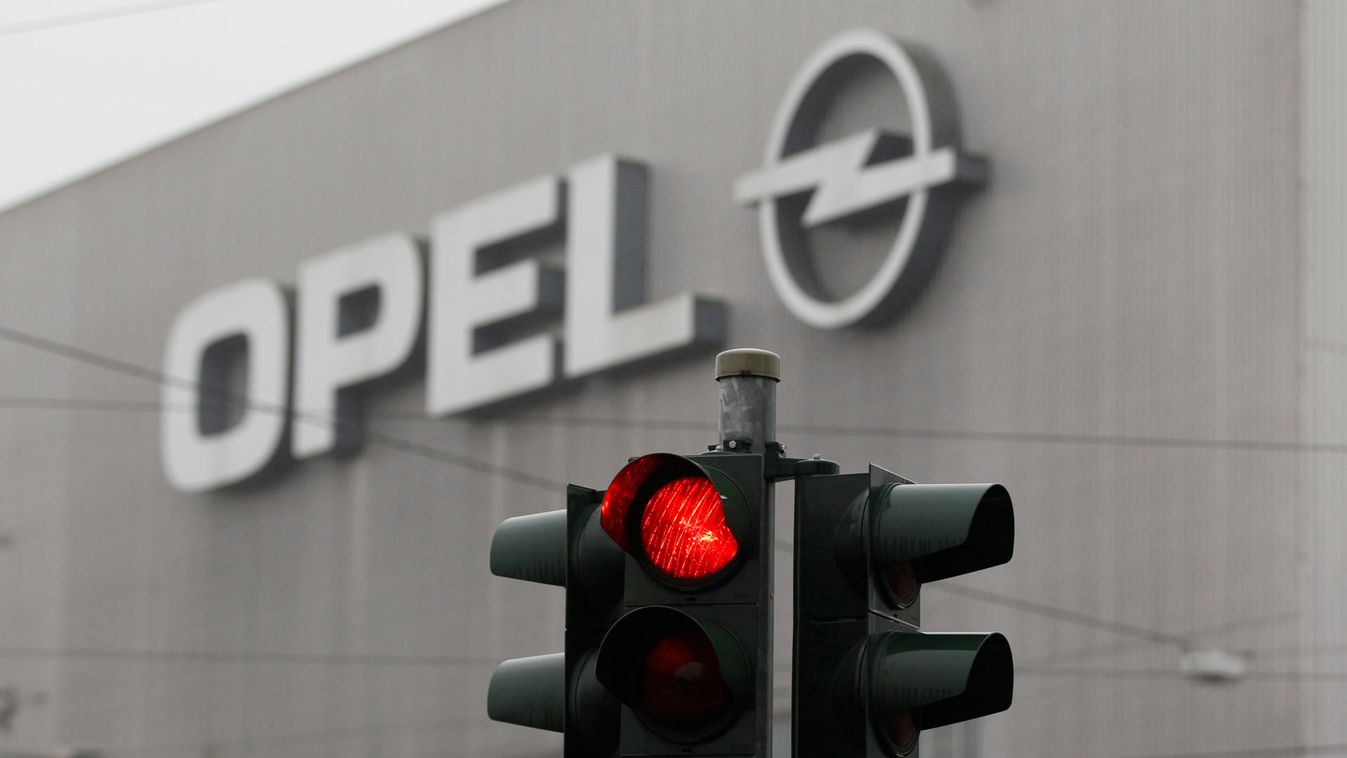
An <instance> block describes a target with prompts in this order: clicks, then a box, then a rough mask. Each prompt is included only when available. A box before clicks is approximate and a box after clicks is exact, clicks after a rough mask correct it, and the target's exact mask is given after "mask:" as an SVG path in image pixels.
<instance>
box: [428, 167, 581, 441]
mask: <svg viewBox="0 0 1347 758" xmlns="http://www.w3.org/2000/svg"><path fill="white" fill-rule="evenodd" d="M560 217H561V188H560V183H559V182H558V181H557V179H556V178H555V177H551V176H549V177H545V178H543V179H538V180H535V181H531V182H527V183H525V184H521V185H519V186H517V187H514V188H512V189H508V190H505V191H503V192H500V193H497V194H495V195H492V196H490V197H487V198H484V199H482V200H478V201H475V202H472V203H469V204H467V205H464V206H461V207H459V208H457V209H455V210H452V211H449V212H447V213H444V214H441V215H440V216H438V217H436V218H435V220H434V221H433V222H432V223H431V253H430V281H431V292H432V293H433V296H432V297H431V301H430V318H429V320H428V329H427V343H428V351H429V352H428V356H427V357H428V362H429V367H428V370H427V387H426V411H427V412H428V413H429V414H430V415H432V416H444V415H447V414H450V413H457V412H460V411H465V410H468V409H470V408H475V407H478V406H482V405H486V404H488V403H491V402H494V401H497V400H504V399H506V398H509V397H514V396H515V395H519V394H522V393H525V392H531V391H534V390H538V389H542V388H544V387H547V386H548V385H550V384H552V382H553V381H554V380H555V378H556V363H557V357H556V353H557V350H556V338H555V337H553V336H551V335H547V334H540V335H535V336H532V337H528V338H525V339H520V340H514V341H510V342H508V343H507V344H505V345H504V346H502V347H496V346H495V345H492V344H482V343H483V342H488V341H486V340H481V339H480V333H479V332H478V330H479V329H480V328H482V327H486V326H495V327H500V326H501V325H503V324H505V323H506V322H509V321H511V320H517V319H521V318H524V317H529V316H536V315H537V314H538V313H540V312H547V311H553V310H556V311H559V310H560V307H561V298H562V291H563V290H562V287H563V285H562V279H563V277H562V273H561V271H560V270H558V269H557V268H556V267H551V266H546V265H544V264H543V263H542V262H541V261H539V260H537V259H536V258H525V259H523V260H519V261H515V262H513V263H507V264H506V265H503V266H496V267H491V266H490V265H489V264H490V262H491V261H490V259H491V258H492V257H497V258H499V257H501V256H503V255H505V256H508V251H507V250H506V249H505V247H504V246H503V243H506V242H509V241H511V240H514V239H516V238H518V237H521V236H523V235H525V234H528V233H531V232H537V231H540V230H543V229H546V228H547V227H550V226H553V225H555V224H557V223H558V222H559V221H560ZM479 262H481V263H484V264H488V265H484V266H481V267H479V265H478V264H479ZM479 272H480V273H479Z"/></svg>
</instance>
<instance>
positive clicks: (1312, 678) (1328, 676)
mask: <svg viewBox="0 0 1347 758" xmlns="http://www.w3.org/2000/svg"><path fill="white" fill-rule="evenodd" d="M1015 674H1016V675H1020V674H1024V675H1026V676H1063V677H1071V678H1080V679H1174V678H1184V679H1186V678H1188V674H1186V673H1184V672H1182V671H1180V670H1178V669H1177V668H1172V669H1167V668H1164V669H1126V668H1122V669H1109V668H1074V667H1067V666H1061V667H1058V666H1032V667H1031V666H1018V665H1017V666H1016V667H1015ZM1242 676H1243V678H1244V679H1261V680H1267V681H1287V682H1347V671H1246V672H1244V674H1243V675H1242Z"/></svg>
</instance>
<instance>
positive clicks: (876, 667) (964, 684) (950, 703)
mask: <svg viewBox="0 0 1347 758" xmlns="http://www.w3.org/2000/svg"><path fill="white" fill-rule="evenodd" d="M869 667H870V672H871V683H870V714H871V717H872V718H873V720H874V723H875V725H876V727H877V728H878V729H879V730H880V731H881V733H884V732H886V729H888V726H889V725H893V724H902V723H910V724H911V725H912V726H914V727H915V728H916V729H918V730H920V729H932V728H935V727H938V726H946V725H948V724H954V723H957V722H960V721H967V720H969V719H975V718H979V717H981V716H987V715H990V714H993V713H999V712H1001V711H1004V710H1006V709H1007V708H1009V707H1010V701H1011V698H1012V695H1013V693H1014V685H1015V664H1014V660H1013V658H1012V656H1011V652H1010V644H1009V643H1008V642H1006V638H1005V637H1003V636H1001V635H1000V634H996V633H993V634H911V633H905V632H893V633H890V634H887V635H885V636H884V637H883V638H882V639H881V640H880V641H879V642H878V644H877V645H876V646H875V648H874V652H873V653H872V656H871V659H870V662H869ZM913 682H920V683H921V684H922V686H920V687H914V686H912V685H911V683H913ZM890 731H892V730H890ZM885 736H886V737H888V738H889V739H890V740H891V741H893V740H892V737H893V736H895V735H892V734H885Z"/></svg>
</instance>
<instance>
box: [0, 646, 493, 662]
mask: <svg viewBox="0 0 1347 758" xmlns="http://www.w3.org/2000/svg"><path fill="white" fill-rule="evenodd" d="M509 657H510V656H508V655H502V656H474V655H409V654H390V653H304V652H234V651H212V650H118V649H113V648H47V647H22V646H13V645H6V646H0V659H6V660H78V661H99V662H116V663H257V664H266V665H273V664H299V665H321V666H389V667H398V666H417V667H472V666H486V665H491V666H495V665H497V664H499V663H500V662H501V661H503V660H505V659H506V658H509Z"/></svg>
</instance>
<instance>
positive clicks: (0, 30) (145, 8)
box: [0, 0, 220, 37]
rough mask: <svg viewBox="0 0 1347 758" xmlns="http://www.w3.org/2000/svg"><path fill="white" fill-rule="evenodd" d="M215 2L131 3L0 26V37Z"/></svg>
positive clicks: (211, 0)
mask: <svg viewBox="0 0 1347 758" xmlns="http://www.w3.org/2000/svg"><path fill="white" fill-rule="evenodd" d="M216 2H220V0H159V1H158V2H148V3H133V4H131V5H121V6H116V7H113V8H103V9H100V10H95V11H86V12H82V13H70V14H66V15H63V16H51V17H48V18H40V19H36V20H33V21H18V22H15V23H12V24H5V25H3V26H0V37H4V36H8V35H12V34H26V33H28V32H40V31H48V30H51V29H60V28H64V27H69V26H79V25H81V24H90V23H94V22H95V21H109V20H111V19H115V18H126V17H127V16H143V15H145V14H148V13H157V12H159V11H168V10H177V9H179V8H185V7H188V6H191V5H205V4H206V3H216Z"/></svg>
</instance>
